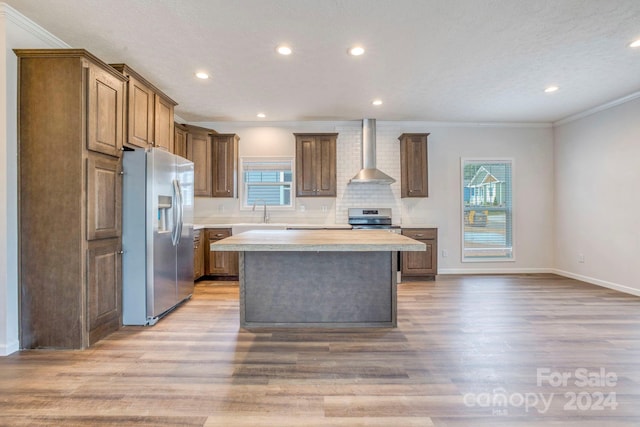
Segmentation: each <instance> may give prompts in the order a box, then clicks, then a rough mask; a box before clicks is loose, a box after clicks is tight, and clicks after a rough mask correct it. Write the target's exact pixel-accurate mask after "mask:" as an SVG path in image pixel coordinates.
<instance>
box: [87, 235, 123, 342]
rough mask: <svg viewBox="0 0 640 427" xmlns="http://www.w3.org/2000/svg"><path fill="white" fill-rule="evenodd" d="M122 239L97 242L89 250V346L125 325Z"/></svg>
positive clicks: (91, 243) (93, 242)
mask: <svg viewBox="0 0 640 427" xmlns="http://www.w3.org/2000/svg"><path fill="white" fill-rule="evenodd" d="M121 246H122V245H121V243H120V239H104V240H95V241H92V242H90V243H89V248H88V250H87V320H88V323H89V325H88V329H89V345H91V344H93V343H95V342H97V341H99V340H100V339H101V338H102V337H104V336H106V335H108V334H109V333H111V332H113V331H114V330H117V329H118V328H119V327H120V324H121V323H122V321H121V317H122V303H121V302H122V252H121V250H120V248H121Z"/></svg>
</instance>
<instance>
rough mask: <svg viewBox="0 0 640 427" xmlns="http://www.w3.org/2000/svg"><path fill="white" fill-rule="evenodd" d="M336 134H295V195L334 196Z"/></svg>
mask: <svg viewBox="0 0 640 427" xmlns="http://www.w3.org/2000/svg"><path fill="white" fill-rule="evenodd" d="M336 137H337V135H336V134H315V135H311V134H309V135H306V134H296V195H297V196H298V197H305V196H320V197H335V196H336Z"/></svg>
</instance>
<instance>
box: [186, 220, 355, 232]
mask: <svg viewBox="0 0 640 427" xmlns="http://www.w3.org/2000/svg"><path fill="white" fill-rule="evenodd" d="M238 225H241V226H245V227H250V226H252V225H255V226H256V227H260V226H263V225H265V224H261V223H257V222H256V223H249V222H242V223H225V224H222V223H204V224H194V225H193V229H194V230H202V229H203V228H233V227H234V226H238ZM266 225H267V226H269V225H282V226H284V227H287V228H299V229H351V226H350V225H349V224H295V223H286V224H285V223H282V224H280V223H274V224H272V223H267V224H266Z"/></svg>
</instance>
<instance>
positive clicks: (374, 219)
mask: <svg viewBox="0 0 640 427" xmlns="http://www.w3.org/2000/svg"><path fill="white" fill-rule="evenodd" d="M349 225H351V226H352V227H353V229H354V230H355V229H365V230H379V229H383V230H389V231H393V232H397V233H400V227H399V226H397V225H393V222H392V218H391V209H390V208H349Z"/></svg>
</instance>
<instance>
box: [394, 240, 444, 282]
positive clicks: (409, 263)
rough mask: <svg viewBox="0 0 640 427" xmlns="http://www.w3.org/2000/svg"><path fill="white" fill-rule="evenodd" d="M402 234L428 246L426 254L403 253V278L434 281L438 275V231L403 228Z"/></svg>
mask: <svg viewBox="0 0 640 427" xmlns="http://www.w3.org/2000/svg"><path fill="white" fill-rule="evenodd" d="M402 234H403V235H404V236H407V237H410V238H412V239H415V240H418V241H420V242H422V243H424V244H425V245H427V250H426V252H403V253H402V260H401V264H402V276H403V277H405V276H406V277H420V278H427V279H431V280H434V279H435V277H436V275H437V274H438V229H437V228H403V229H402Z"/></svg>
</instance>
